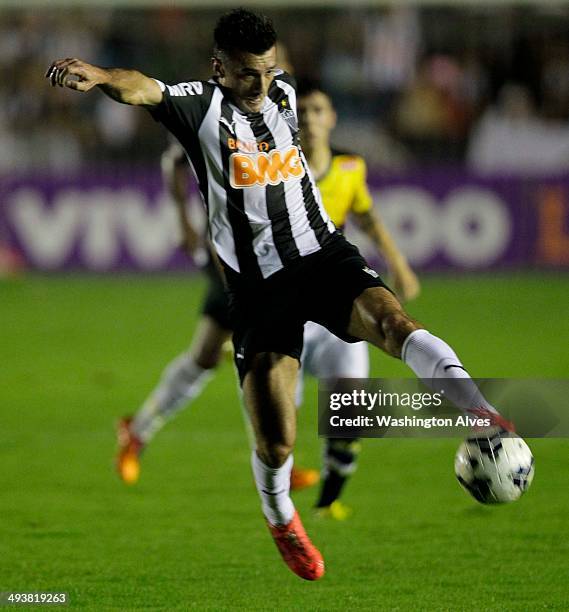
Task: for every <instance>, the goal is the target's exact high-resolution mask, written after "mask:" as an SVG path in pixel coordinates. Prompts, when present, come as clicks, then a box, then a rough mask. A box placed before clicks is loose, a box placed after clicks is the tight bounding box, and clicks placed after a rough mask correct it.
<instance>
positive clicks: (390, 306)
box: [347, 287, 511, 428]
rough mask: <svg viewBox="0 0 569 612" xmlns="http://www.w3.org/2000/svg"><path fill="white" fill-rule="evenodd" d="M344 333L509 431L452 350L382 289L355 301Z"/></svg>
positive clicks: (361, 296)
mask: <svg viewBox="0 0 569 612" xmlns="http://www.w3.org/2000/svg"><path fill="white" fill-rule="evenodd" d="M347 331H348V334H349V335H351V336H354V337H356V338H362V339H364V340H367V341H368V342H371V343H372V344H374V345H375V346H377V347H379V348H381V349H383V350H384V351H385V352H386V353H388V354H389V355H392V356H393V357H397V358H400V359H402V360H403V361H404V362H405V363H406V364H407V365H408V366H409V367H410V368H411V369H412V370H413V372H414V373H415V374H416V375H417V377H418V378H419V379H421V380H423V381H424V382H425V383H426V384H429V381H432V380H433V379H437V386H438V387H441V386H442V389H443V390H444V393H445V396H446V397H447V398H448V399H449V400H450V401H451V402H452V403H453V404H454V405H455V406H457V407H458V408H460V409H461V410H463V411H465V412H469V413H473V414H477V415H484V416H489V417H490V419H491V421H492V422H493V423H496V424H497V425H500V426H502V427H505V428H511V424H510V423H508V422H507V421H506V420H505V419H503V418H502V417H500V416H499V415H498V413H497V412H496V410H495V408H493V407H492V406H491V405H490V404H489V403H488V402H487V401H486V399H485V398H484V397H483V395H482V394H481V393H480V391H479V389H478V387H477V386H476V384H475V383H474V381H473V380H472V379H471V377H470V375H469V374H468V372H467V371H466V369H465V368H464V366H463V365H462V363H461V361H460V360H459V358H458V357H457V355H456V353H455V352H454V351H453V349H452V348H451V347H450V346H449V345H448V344H447V343H446V342H445V341H444V340H442V339H441V338H438V337H437V336H434V335H433V334H431V333H429V332H428V331H427V330H426V329H423V327H422V326H421V325H420V324H418V323H417V322H416V321H413V320H412V319H411V318H410V317H409V316H408V315H407V313H406V312H405V311H404V310H403V307H402V306H401V304H400V303H399V302H398V301H397V299H396V298H395V296H393V294H392V293H391V292H389V291H388V290H387V289H385V288H384V287H369V288H367V289H365V290H364V291H363V292H362V293H361V294H360V295H359V296H358V297H357V298H356V299H355V301H354V303H353V307H352V312H351V316H350V323H349V326H348V330H347ZM441 379H444V382H443V381H442V380H441Z"/></svg>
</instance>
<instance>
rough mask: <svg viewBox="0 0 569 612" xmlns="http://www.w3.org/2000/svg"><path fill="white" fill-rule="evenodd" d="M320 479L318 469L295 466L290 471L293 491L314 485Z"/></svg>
mask: <svg viewBox="0 0 569 612" xmlns="http://www.w3.org/2000/svg"><path fill="white" fill-rule="evenodd" d="M319 480H320V473H319V472H318V470H313V469H304V468H295V467H293V468H292V472H291V473H290V488H291V490H292V491H300V490H302V489H307V488H308V487H313V486H314V485H315V484H316V483H317V482H318V481H319Z"/></svg>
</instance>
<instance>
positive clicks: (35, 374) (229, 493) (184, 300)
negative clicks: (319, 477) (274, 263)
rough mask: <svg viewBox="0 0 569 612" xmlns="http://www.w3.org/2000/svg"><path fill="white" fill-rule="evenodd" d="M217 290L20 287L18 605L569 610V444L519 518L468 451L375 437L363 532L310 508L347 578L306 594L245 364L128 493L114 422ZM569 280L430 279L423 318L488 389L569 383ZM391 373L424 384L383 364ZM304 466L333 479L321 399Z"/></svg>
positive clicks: (554, 446) (159, 449) (166, 284)
mask: <svg viewBox="0 0 569 612" xmlns="http://www.w3.org/2000/svg"><path fill="white" fill-rule="evenodd" d="M203 288H204V284H203V281H201V280H192V279H187V278H179V277H177V278H167V277H166V278H165V277H161V278H135V277H124V278H114V279H105V278H85V277H67V278H65V277H53V278H46V277H34V276H31V277H29V278H25V279H23V280H21V281H18V282H10V283H6V282H4V283H3V284H0V347H1V355H2V361H1V366H0V408H1V435H0V474H1V475H0V478H1V481H0V482H1V487H0V591H18V592H21V591H42V590H43V591H52V592H53V591H67V592H68V593H69V594H70V598H71V607H76V608H80V609H86V610H111V609H116V610H134V609H139V608H145V609H163V610H173V609H178V610H185V609H196V610H216V611H217V610H241V609H242V610H400V611H415V610H449V611H453V612H454V611H458V610H469V611H470V610H500V611H502V610H520V611H522V610H523V611H528V610H532V611H533V610H538V609H547V610H567V609H568V607H569V587H568V585H567V560H568V559H569V538H568V535H569V534H568V532H569V494H568V491H569V470H568V469H567V457H568V451H569V442H568V441H567V440H534V441H530V443H531V446H532V449H533V451H534V454H535V456H536V465H537V469H536V478H535V481H534V485H533V487H532V489H531V490H530V492H529V493H528V494H527V496H525V497H524V498H523V499H522V500H521V501H520V502H518V503H516V504H512V505H510V506H504V507H482V506H479V505H477V504H476V503H475V502H474V501H473V500H471V499H470V498H469V497H468V496H467V495H466V494H465V493H464V492H463V491H462V490H461V489H460V488H459V486H458V484H457V483H456V481H455V478H454V474H453V467H452V466H453V457H454V452H455V450H456V447H457V445H458V440H422V441H420V440H393V439H392V440H368V441H365V443H364V448H363V452H362V455H361V462H360V469H359V471H358V473H357V474H356V476H355V477H354V478H353V480H352V482H351V483H350V484H349V486H348V489H347V491H346V496H345V501H346V502H347V503H349V504H350V505H351V506H353V507H354V509H355V514H354V516H353V518H352V519H351V520H350V521H349V522H346V523H328V522H321V521H318V520H316V519H314V518H313V517H312V516H311V513H310V507H311V504H312V503H313V501H314V494H315V493H314V492H313V491H303V492H301V493H298V494H296V496H295V499H296V502H297V506H298V508H299V510H300V511H301V514H302V516H303V518H304V522H305V525H306V527H307V529H308V531H309V533H310V534H311V536H312V538H313V540H314V541H315V543H316V544H318V546H319V547H320V548H321V550H322V551H323V553H324V555H325V558H326V562H327V575H326V576H325V578H324V579H323V580H322V581H320V582H318V583H307V582H304V581H301V580H300V579H298V578H297V577H296V576H294V575H293V574H292V573H291V572H290V571H289V570H288V569H287V568H286V567H285V565H284V564H283V563H282V561H281V560H280V558H279V556H278V553H277V551H276V548H275V546H274V544H273V543H272V541H271V539H270V537H269V535H268V532H267V529H266V527H265V526H264V524H263V520H262V518H261V514H260V507H259V503H258V500H257V495H256V492H255V490H254V487H253V483H252V479H251V476H250V469H249V451H248V444H247V440H246V436H245V434H244V428H243V423H242V416H241V411H240V408H239V404H238V401H237V398H236V392H235V388H236V384H235V381H234V376H233V370H232V368H231V366H230V364H228V363H225V364H224V365H223V366H222V367H221V369H220V371H219V373H218V375H217V377H216V378H215V379H214V380H213V381H212V382H211V383H210V385H209V386H208V387H207V389H206V391H205V392H204V393H203V395H202V396H201V397H200V398H199V400H197V401H196V402H195V404H194V405H193V406H192V407H191V408H190V409H189V410H188V411H186V412H185V413H183V414H182V415H181V416H180V417H179V418H178V419H177V421H176V422H175V423H172V424H170V425H169V426H168V427H167V428H165V429H164V430H163V432H162V433H161V434H160V435H158V437H157V438H156V439H155V442H154V444H153V445H152V446H151V447H149V449H148V450H147V452H146V454H145V457H144V462H143V472H142V477H141V480H140V482H139V484H138V485H137V486H135V487H131V488H127V487H125V486H124V485H123V484H122V483H121V482H120V481H119V480H118V478H117V477H116V476H115V473H114V471H113V470H114V467H113V455H114V450H115V439H114V422H115V420H116V418H117V417H118V416H119V415H122V414H124V413H127V412H131V411H132V410H134V409H135V408H136V407H137V405H138V403H139V402H140V401H141V400H142V399H143V398H144V397H145V395H146V394H147V392H148V391H149V390H150V389H151V387H152V386H153V385H154V383H155V382H156V380H157V378H158V376H159V373H160V371H161V369H162V367H163V365H165V363H166V362H167V361H168V360H169V359H170V358H172V357H173V356H174V355H176V354H177V353H178V352H179V351H181V350H182V349H184V347H185V346H186V345H187V343H188V341H189V339H190V338H191V335H192V329H193V326H194V324H195V321H196V317H197V313H198V310H197V309H198V307H199V303H200V298H201V294H202V291H203ZM568 295H569V278H568V277H561V276H559V277H556V276H553V275H548V276H537V275H535V276H516V277H514V276H500V277H497V278H490V277H476V278H472V279H463V280H452V279H451V278H433V279H427V280H425V281H424V291H423V295H422V297H421V298H420V299H419V300H418V301H417V302H416V303H415V304H413V305H411V306H410V308H409V310H410V312H411V313H412V314H413V315H414V316H415V317H417V318H418V319H420V320H421V321H423V322H424V323H425V324H427V325H428V327H429V328H430V329H431V331H433V332H434V333H437V334H438V335H441V336H443V337H444V338H445V339H447V340H448V342H449V343H451V344H452V345H453V346H454V347H455V348H456V350H457V352H458V353H459V354H460V356H461V357H462V359H463V361H464V362H465V364H467V366H468V368H469V370H470V371H471V373H472V374H474V375H476V376H481V377H482V376H494V377H500V376H504V377H505V376H517V377H552V378H553V377H558V378H561V377H565V376H567V370H568V365H569V356H568V354H567V346H568V338H569V318H568V317H567V315H566V308H567V297H568ZM372 363H373V370H372V371H373V374H375V375H380V374H381V375H384V376H403V375H407V374H408V373H407V370H406V368H405V367H404V366H403V365H402V364H400V363H398V362H396V361H394V360H390V359H388V358H386V357H383V356H382V355H380V354H379V353H377V354H374V355H373V362H372ZM306 397H307V398H308V400H309V401H308V402H307V405H306V406H305V407H304V409H303V411H302V413H301V415H300V417H299V419H300V422H299V428H300V431H299V441H298V446H297V450H296V459H297V463H299V464H302V465H317V464H318V462H319V441H318V439H317V434H316V421H317V419H316V409H315V385H314V384H309V385H308V388H307V394H306Z"/></svg>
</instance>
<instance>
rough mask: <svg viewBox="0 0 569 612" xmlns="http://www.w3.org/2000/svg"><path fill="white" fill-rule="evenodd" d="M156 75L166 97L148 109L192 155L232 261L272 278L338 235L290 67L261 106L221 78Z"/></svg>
mask: <svg viewBox="0 0 569 612" xmlns="http://www.w3.org/2000/svg"><path fill="white" fill-rule="evenodd" d="M157 82H158V84H159V85H160V88H161V90H162V93H163V98H162V102H161V103H160V104H159V105H157V106H154V107H151V108H150V109H149V110H150V112H151V113H152V115H153V116H154V118H155V119H157V120H158V121H160V122H161V123H162V124H163V125H164V126H165V127H166V128H168V130H170V132H172V134H173V135H174V136H176V138H177V139H178V140H179V141H180V143H181V144H182V146H183V147H184V149H185V151H186V153H187V155H188V158H189V160H190V162H191V164H192V167H193V170H194V173H195V175H196V178H197V180H198V183H199V188H200V192H201V195H202V198H203V200H204V202H205V206H206V210H207V214H208V219H209V233H210V240H211V242H212V243H213V245H214V247H215V249H216V251H217V254H218V256H219V257H220V259H221V260H222V261H223V262H224V264H225V265H227V266H228V267H229V268H231V269H232V270H234V271H235V272H237V273H239V274H241V275H243V277H247V278H248V279H255V278H257V279H261V278H262V279H265V278H268V277H269V276H271V275H272V274H274V273H275V272H277V271H279V270H281V269H283V268H285V267H287V266H288V265H290V264H292V263H293V262H295V261H298V260H299V258H301V257H305V256H306V255H310V254H311V253H315V252H317V251H319V250H320V249H322V248H323V247H324V246H326V245H327V244H328V243H331V242H332V241H334V236H335V232H336V228H335V226H334V224H333V223H332V221H331V220H330V218H329V216H328V214H327V213H326V211H325V209H324V206H323V205H322V200H321V197H320V193H319V191H318V188H317V187H316V184H315V182H314V180H313V178H312V175H311V174H310V170H309V168H308V163H307V161H306V158H305V157H304V154H303V152H302V149H301V148H300V143H299V137H298V122H297V115H296V94H295V90H294V87H293V84H292V80H291V78H290V77H289V75H287V74H286V73H281V74H280V75H279V76H278V77H276V78H275V79H274V80H273V82H272V84H271V87H270V89H269V92H268V96H267V97H266V98H265V102H264V105H263V107H262V109H261V111H260V112H258V113H245V112H243V111H241V110H240V109H239V108H237V106H235V105H234V104H233V103H232V101H231V97H230V95H229V92H228V91H227V90H226V89H225V88H223V87H222V86H220V85H219V84H218V83H216V82H215V81H214V80H210V81H191V82H185V83H179V84H177V85H165V84H164V83H162V82H160V81H157Z"/></svg>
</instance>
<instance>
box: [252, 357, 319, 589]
mask: <svg viewBox="0 0 569 612" xmlns="http://www.w3.org/2000/svg"><path fill="white" fill-rule="evenodd" d="M297 375H298V360H297V359H294V358H292V357H289V356H288V355H283V354H277V353H271V352H266V353H258V354H256V355H255V356H254V357H253V358H252V360H251V364H250V368H249V370H248V372H247V373H246V374H245V376H244V379H243V399H244V401H245V405H246V407H247V410H248V413H249V417H250V420H251V424H252V426H253V430H254V433H255V440H256V450H255V451H253V454H252V466H253V474H254V477H255V484H256V486H257V490H258V492H259V496H260V498H261V504H262V509H263V514H264V515H265V518H266V519H267V523H268V525H269V529H270V531H271V534H272V536H273V538H274V540H275V543H276V545H277V547H278V549H279V551H280V553H281V555H282V557H283V559H284V561H285V562H286V563H287V565H288V566H289V567H290V569H291V570H292V571H293V572H295V573H296V574H297V575H299V576H300V577H301V578H304V579H306V580H317V579H318V578H320V577H321V576H322V575H323V573H324V562H323V560H322V556H321V555H320V553H319V552H318V550H317V549H316V548H315V547H314V546H313V544H312V543H311V541H310V539H309V538H308V536H307V535H306V532H305V530H304V528H303V526H302V523H301V521H300V518H299V516H298V513H297V512H296V510H295V507H294V504H293V502H292V499H291V498H290V472H291V469H292V464H293V457H292V450H293V447H294V442H295V438H296V405H295V401H294V394H295V388H296V378H297Z"/></svg>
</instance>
